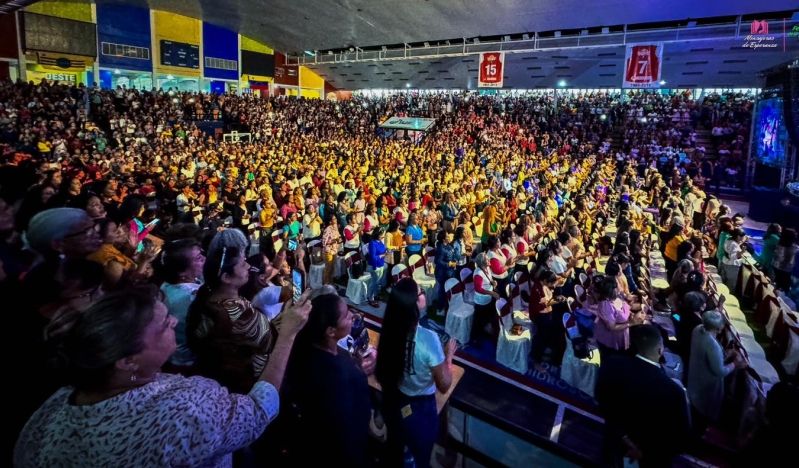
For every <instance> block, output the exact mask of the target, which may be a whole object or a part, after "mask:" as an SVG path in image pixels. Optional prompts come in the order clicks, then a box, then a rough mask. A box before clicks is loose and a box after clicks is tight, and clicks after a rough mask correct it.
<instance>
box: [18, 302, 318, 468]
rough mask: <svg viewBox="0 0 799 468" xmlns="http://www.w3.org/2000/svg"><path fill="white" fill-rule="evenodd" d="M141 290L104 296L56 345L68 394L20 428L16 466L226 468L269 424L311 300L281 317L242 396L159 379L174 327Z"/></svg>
mask: <svg viewBox="0 0 799 468" xmlns="http://www.w3.org/2000/svg"><path fill="white" fill-rule="evenodd" d="M153 292H154V291H151V290H149V289H147V290H134V291H126V292H123V293H118V294H114V295H109V296H106V297H105V298H103V299H101V300H100V301H98V302H97V303H95V304H94V305H93V306H91V307H90V308H89V309H87V310H86V311H84V312H83V313H82V314H79V315H78V314H75V315H74V316H73V317H74V320H75V322H74V324H73V325H72V326H71V327H69V328H68V330H69V331H67V332H65V333H64V334H63V335H61V336H59V337H56V338H51V339H55V340H58V341H59V344H58V347H59V350H60V355H61V356H63V357H64V359H63V362H64V363H65V366H66V371H67V372H66V375H68V376H70V379H71V381H72V382H71V384H72V386H70V387H64V388H62V389H60V390H58V391H57V392H56V393H55V394H53V396H51V397H50V398H49V399H48V400H47V402H45V404H44V405H43V406H42V407H41V408H39V410H38V411H36V413H34V415H33V416H32V417H31V419H30V420H29V421H28V423H27V424H26V425H25V429H23V431H22V434H21V435H20V437H19V440H18V441H17V445H16V449H15V451H14V466H17V467H39V466H74V465H76V464H78V465H81V464H82V465H85V464H91V465H94V466H111V465H116V466H147V467H160V466H211V467H230V466H232V464H233V458H232V453H233V452H234V451H235V450H238V449H241V448H243V447H246V446H247V445H249V444H251V443H252V442H254V441H255V440H256V439H257V438H258V437H259V436H260V435H261V434H262V433H263V431H264V429H266V426H267V425H269V423H270V422H271V421H272V420H274V418H275V417H276V416H277V413H278V409H279V407H280V405H279V395H278V390H277V389H278V388H280V387H281V385H282V382H283V374H284V372H285V369H286V362H287V360H288V357H289V353H290V352H291V347H292V344H293V342H294V338H295V337H296V335H297V332H298V331H299V330H300V329H301V328H302V327H303V325H304V323H305V321H306V320H307V319H308V314H309V313H310V309H311V302H310V300H309V294H308V293H306V295H305V296H303V297H302V298H301V299H300V301H299V302H298V303H297V305H295V306H294V307H292V308H291V309H289V310H287V311H286V312H284V313H285V317H284V320H283V322H282V328H281V334H280V338H278V339H277V343H276V344H275V348H274V352H273V353H272V359H271V360H270V362H269V364H268V365H267V366H266V367H265V368H264V370H263V372H262V373H261V375H260V376H259V378H258V381H257V382H256V383H255V385H254V386H253V387H252V388H251V390H250V391H249V393H248V394H246V395H238V394H232V393H229V392H228V390H227V389H226V388H224V387H222V386H220V385H219V384H218V383H216V382H214V381H213V380H209V379H206V378H203V377H190V378H186V377H182V376H180V375H166V374H160V373H159V369H160V368H161V366H162V365H163V364H164V363H166V361H167V359H169V356H170V355H171V354H172V352H173V351H174V350H175V331H174V328H175V324H176V323H177V320H176V319H175V318H174V317H171V316H170V315H169V314H168V313H167V308H166V306H164V304H163V303H161V302H160V301H158V300H157V299H156V295H155V294H154V293H153Z"/></svg>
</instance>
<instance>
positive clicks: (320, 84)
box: [300, 67, 325, 89]
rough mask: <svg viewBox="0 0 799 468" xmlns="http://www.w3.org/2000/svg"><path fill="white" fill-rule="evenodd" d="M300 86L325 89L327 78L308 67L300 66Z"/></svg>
mask: <svg viewBox="0 0 799 468" xmlns="http://www.w3.org/2000/svg"><path fill="white" fill-rule="evenodd" d="M300 88H312V89H324V88H325V80H324V79H323V78H322V77H321V76H319V75H317V74H316V73H314V71H313V70H311V69H310V68H308V67H300Z"/></svg>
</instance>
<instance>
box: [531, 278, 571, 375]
mask: <svg viewBox="0 0 799 468" xmlns="http://www.w3.org/2000/svg"><path fill="white" fill-rule="evenodd" d="M557 282H558V276H557V275H556V274H555V273H553V272H552V271H544V272H543V273H542V274H541V276H540V277H539V278H538V279H537V280H535V281H534V282H533V288H532V290H531V291H530V306H529V310H530V318H531V319H532V320H533V322H535V330H536V331H535V336H534V337H533V348H532V350H531V351H530V356H531V357H532V358H533V360H534V361H535V369H536V370H537V371H539V372H546V371H547V370H546V368H544V366H543V365H542V364H541V359H542V358H543V356H544V351H546V349H547V348H550V349H551V350H553V351H555V350H557V348H558V340H559V337H560V327H558V323H557V321H556V320H555V317H554V314H553V313H552V306H554V305H555V304H558V303H560V302H563V301H564V300H565V298H564V297H563V296H557V297H553V296H552V292H553V290H554V289H555V285H556V284H557Z"/></svg>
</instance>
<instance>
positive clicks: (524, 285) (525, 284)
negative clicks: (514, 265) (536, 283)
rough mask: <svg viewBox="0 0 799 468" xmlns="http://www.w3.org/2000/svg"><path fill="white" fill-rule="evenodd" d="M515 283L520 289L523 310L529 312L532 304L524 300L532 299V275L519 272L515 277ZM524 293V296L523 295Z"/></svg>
mask: <svg viewBox="0 0 799 468" xmlns="http://www.w3.org/2000/svg"><path fill="white" fill-rule="evenodd" d="M513 279H514V282H515V283H516V286H517V287H518V288H519V301H520V302H519V303H520V304H521V307H520V308H521V309H524V310H529V308H530V304H529V303H528V302H527V301H525V300H524V298H525V296H526V297H528V298H529V297H530V275H528V274H527V273H526V272H522V271H517V272H516V274H515V275H513ZM522 293H524V294H522Z"/></svg>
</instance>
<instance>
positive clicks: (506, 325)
mask: <svg viewBox="0 0 799 468" xmlns="http://www.w3.org/2000/svg"><path fill="white" fill-rule="evenodd" d="M496 310H497V316H498V317H499V325H500V326H499V339H498V341H497V355H496V358H497V362H498V363H500V364H502V365H503V366H505V367H507V368H509V369H513V370H515V371H516V372H519V373H522V374H526V373H527V368H528V366H527V358H528V357H529V356H530V350H531V348H532V343H533V335H532V333H531V332H530V329H529V328H525V329H524V332H522V334H521V335H514V334H512V333H511V331H510V330H511V327H513V315H512V314H511V312H510V306H509V305H508V304H507V302H506V301H505V299H499V300H497V302H496ZM503 314H504V315H503Z"/></svg>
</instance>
